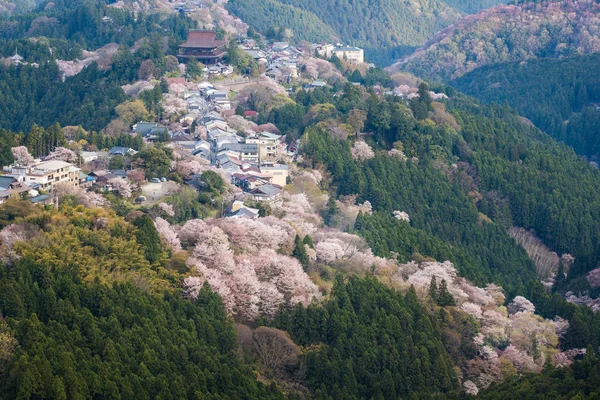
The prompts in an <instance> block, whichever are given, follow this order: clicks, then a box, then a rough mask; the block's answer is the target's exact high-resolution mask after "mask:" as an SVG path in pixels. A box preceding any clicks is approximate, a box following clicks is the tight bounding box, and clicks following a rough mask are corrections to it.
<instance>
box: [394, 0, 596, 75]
mask: <svg viewBox="0 0 600 400" xmlns="http://www.w3.org/2000/svg"><path fill="white" fill-rule="evenodd" d="M599 15H600V4H599V3H597V2H595V1H593V0H583V1H574V0H567V1H561V2H548V3H539V4H535V3H526V4H521V5H503V6H498V7H494V8H492V9H489V10H485V11H482V12H480V13H478V14H476V15H472V16H467V17H464V18H463V19H461V20H460V21H458V22H457V23H456V24H454V25H452V26H450V27H448V28H446V29H444V30H442V31H441V32H440V33H438V34H437V35H436V36H435V37H434V38H433V39H432V40H430V41H429V42H428V43H427V44H426V45H425V46H424V47H422V48H421V49H419V50H417V51H416V52H415V53H414V54H412V55H411V56H409V57H407V58H405V59H404V60H401V61H400V62H399V63H397V64H396V65H395V66H394V67H393V68H398V69H403V70H405V71H409V72H412V73H414V74H416V75H418V76H421V77H423V78H428V79H432V80H440V81H448V80H450V79H453V78H457V77H460V76H461V75H464V74H465V73H467V72H469V71H472V70H474V69H476V68H478V67H481V66H484V65H488V64H495V63H501V62H509V61H521V60H528V59H532V58H538V57H549V58H559V57H563V56H568V55H572V54H589V53H593V52H597V51H600V18H599V17H598V16H599Z"/></svg>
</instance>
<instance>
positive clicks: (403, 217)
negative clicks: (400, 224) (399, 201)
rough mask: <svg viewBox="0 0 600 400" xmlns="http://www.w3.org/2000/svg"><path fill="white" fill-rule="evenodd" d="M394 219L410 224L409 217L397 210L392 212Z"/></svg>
mask: <svg viewBox="0 0 600 400" xmlns="http://www.w3.org/2000/svg"><path fill="white" fill-rule="evenodd" d="M394 218H396V219H398V220H400V221H406V222H410V217H409V215H408V214H407V213H406V212H404V211H399V210H396V211H394Z"/></svg>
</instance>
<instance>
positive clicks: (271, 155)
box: [246, 132, 283, 161]
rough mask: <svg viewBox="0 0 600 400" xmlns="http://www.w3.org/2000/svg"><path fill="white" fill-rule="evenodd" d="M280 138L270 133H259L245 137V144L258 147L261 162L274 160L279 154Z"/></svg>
mask: <svg viewBox="0 0 600 400" xmlns="http://www.w3.org/2000/svg"><path fill="white" fill-rule="evenodd" d="M282 137H283V136H281V135H277V134H275V133H271V132H259V133H257V134H256V135H253V136H249V137H247V138H246V143H248V144H256V145H258V148H259V155H260V160H261V161H266V160H275V159H276V158H277V156H278V153H279V148H280V146H281V139H282Z"/></svg>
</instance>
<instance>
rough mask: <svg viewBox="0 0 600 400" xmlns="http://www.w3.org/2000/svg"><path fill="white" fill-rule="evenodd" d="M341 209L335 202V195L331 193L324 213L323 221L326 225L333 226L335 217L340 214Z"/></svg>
mask: <svg viewBox="0 0 600 400" xmlns="http://www.w3.org/2000/svg"><path fill="white" fill-rule="evenodd" d="M338 211H339V209H338V206H337V203H336V202H335V194H334V193H331V194H330V195H329V200H327V208H326V209H325V211H323V215H322V216H323V221H324V222H325V225H332V224H333V222H334V217H335V215H336V214H337V213H338Z"/></svg>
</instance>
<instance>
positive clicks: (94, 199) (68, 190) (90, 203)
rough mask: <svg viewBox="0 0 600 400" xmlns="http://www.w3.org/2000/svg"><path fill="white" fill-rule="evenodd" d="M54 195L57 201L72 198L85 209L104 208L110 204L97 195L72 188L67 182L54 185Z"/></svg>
mask: <svg viewBox="0 0 600 400" xmlns="http://www.w3.org/2000/svg"><path fill="white" fill-rule="evenodd" d="M54 195H55V196H57V197H58V199H59V201H60V200H62V198H63V197H64V196H73V197H75V198H76V199H77V203H79V204H81V205H83V206H85V207H98V208H99V207H106V206H108V205H109V204H110V202H109V201H108V200H107V199H106V197H104V196H102V195H101V194H99V193H96V192H92V191H86V190H84V189H83V188H80V187H78V186H73V185H71V184H69V183H67V182H60V183H57V184H56V185H54Z"/></svg>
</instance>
